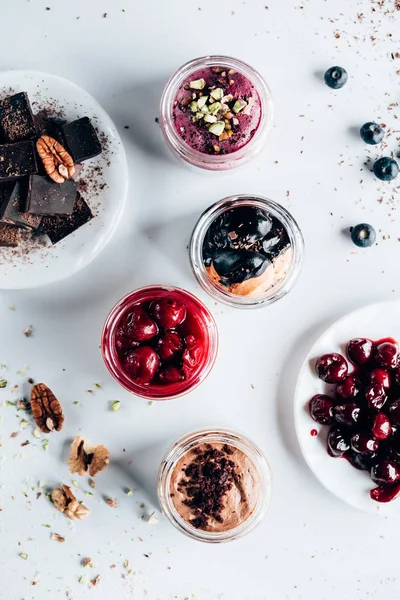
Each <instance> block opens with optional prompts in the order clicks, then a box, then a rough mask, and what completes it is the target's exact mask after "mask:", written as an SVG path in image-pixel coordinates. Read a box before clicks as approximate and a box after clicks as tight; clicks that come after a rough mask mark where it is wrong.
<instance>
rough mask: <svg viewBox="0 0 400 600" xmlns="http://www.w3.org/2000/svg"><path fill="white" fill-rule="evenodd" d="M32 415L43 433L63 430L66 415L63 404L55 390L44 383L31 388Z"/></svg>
mask: <svg viewBox="0 0 400 600" xmlns="http://www.w3.org/2000/svg"><path fill="white" fill-rule="evenodd" d="M31 408H32V415H33V418H34V419H35V421H36V425H37V426H38V427H39V429H40V430H41V431H43V433H50V431H53V429H55V430H56V431H61V429H62V426H63V423H64V415H63V412H62V408H61V405H60V403H59V401H58V400H57V398H56V397H55V396H54V394H53V392H52V391H51V390H50V389H49V388H48V387H47V385H45V384H44V383H37V384H36V385H34V386H33V388H32V390H31Z"/></svg>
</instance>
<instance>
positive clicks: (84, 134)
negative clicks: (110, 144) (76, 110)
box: [61, 117, 101, 162]
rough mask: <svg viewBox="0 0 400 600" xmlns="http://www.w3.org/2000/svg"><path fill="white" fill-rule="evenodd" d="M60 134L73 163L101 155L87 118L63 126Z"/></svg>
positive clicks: (99, 145) (94, 133)
mask: <svg viewBox="0 0 400 600" xmlns="http://www.w3.org/2000/svg"><path fill="white" fill-rule="evenodd" d="M61 133H62V136H63V139H64V143H65V146H66V148H67V150H68V152H69V153H70V154H71V156H72V158H73V159H74V162H82V161H84V160H88V159H89V158H93V157H94V156H97V155H98V154H101V144H100V140H99V138H98V137H97V133H96V131H95V129H94V127H93V125H92V123H91V121H90V119H89V117H82V119H78V120H77V121H72V123H67V124H66V125H63V126H62V127H61Z"/></svg>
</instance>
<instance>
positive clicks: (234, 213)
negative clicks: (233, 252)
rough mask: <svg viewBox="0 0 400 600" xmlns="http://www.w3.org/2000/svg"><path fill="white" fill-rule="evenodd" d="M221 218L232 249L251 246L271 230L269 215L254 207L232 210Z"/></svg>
mask: <svg viewBox="0 0 400 600" xmlns="http://www.w3.org/2000/svg"><path fill="white" fill-rule="evenodd" d="M222 217H223V222H224V226H225V228H226V229H227V230H228V234H229V239H230V246H231V247H232V248H240V247H246V246H250V245H253V244H255V243H256V242H258V241H259V240H261V239H262V238H263V237H264V236H265V235H267V233H269V232H270V231H271V228H272V220H271V218H270V217H269V215H268V214H267V213H266V212H265V211H263V210H260V209H259V208H255V207H254V206H238V207H237V208H232V209H230V210H228V211H226V213H224V215H222Z"/></svg>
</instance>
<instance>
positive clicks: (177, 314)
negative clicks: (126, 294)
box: [150, 298, 186, 330]
mask: <svg viewBox="0 0 400 600" xmlns="http://www.w3.org/2000/svg"><path fill="white" fill-rule="evenodd" d="M150 310H151V314H152V315H153V317H154V318H155V320H156V321H157V323H158V324H159V326H160V327H161V329H165V330H167V329H174V327H178V325H180V324H181V323H183V321H184V320H185V319H186V307H185V306H184V305H183V304H182V302H179V301H178V300H174V299H173V298H158V299H157V300H153V302H152V303H151V305H150Z"/></svg>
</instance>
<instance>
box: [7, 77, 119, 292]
mask: <svg viewBox="0 0 400 600" xmlns="http://www.w3.org/2000/svg"><path fill="white" fill-rule="evenodd" d="M22 91H24V92H27V93H28V96H29V99H30V102H31V106H32V110H33V113H34V114H36V113H37V112H39V111H40V110H41V109H43V108H46V109H49V110H50V112H51V113H54V112H56V111H61V112H62V113H63V114H62V119H63V120H64V119H65V120H66V121H73V120H74V119H77V118H80V117H84V116H87V117H89V118H90V119H91V120H92V123H93V125H94V126H95V128H96V130H97V132H98V134H99V137H100V140H101V141H102V145H103V152H102V154H101V155H100V156H98V157H96V158H93V159H91V160H88V161H85V162H84V163H82V166H83V169H82V171H81V172H80V173H79V174H78V176H77V179H78V180H84V179H85V177H86V178H87V179H86V180H87V181H88V180H89V181H90V184H89V186H88V189H87V191H86V192H85V191H84V192H83V193H82V195H83V197H84V199H85V200H86V201H87V203H88V204H89V206H90V208H91V209H92V212H93V214H94V215H95V218H94V219H92V220H91V221H90V222H89V223H86V224H85V225H83V227H81V228H80V229H78V230H77V231H76V232H75V233H73V234H71V235H69V236H68V237H66V238H65V239H64V240H61V241H60V242H58V244H55V245H54V246H52V245H51V244H50V242H49V241H48V243H47V245H46V246H44V247H41V248H39V247H34V248H33V249H32V251H31V252H29V253H27V254H26V253H24V252H23V248H21V249H9V248H0V288H3V289H18V288H33V287H38V286H41V285H44V284H48V283H51V282H54V281H59V280H61V279H64V278H66V277H69V276H70V275H72V274H74V273H76V272H77V271H79V270H80V269H83V267H85V266H86V265H88V264H89V263H90V262H91V261H92V260H93V259H94V258H95V257H96V256H97V255H98V254H99V252H101V250H102V249H103V248H104V247H105V246H106V244H107V243H108V242H109V240H110V239H111V237H112V235H113V233H114V231H115V229H116V227H117V225H118V222H119V220H120V218H121V216H122V213H123V210H124V206H125V202H126V194H127V188H128V169H127V163H126V156H125V151H124V148H123V145H122V142H121V139H120V137H119V135H118V133H117V130H116V128H115V125H114V124H113V122H112V120H111V119H110V117H109V116H108V115H107V113H106V112H105V111H104V110H103V109H102V108H101V106H100V105H99V104H98V103H97V102H96V100H94V98H92V96H90V95H89V94H88V93H87V92H85V91H84V90H82V89H81V88H80V87H78V86H77V85H75V84H74V83H71V82H70V81H68V80H66V79H63V78H62V77H57V76H56V75H51V74H49V73H41V72H39V71H5V72H0V93H1V96H2V97H4V96H6V95H9V94H13V93H17V92H22ZM97 167H98V169H97ZM44 239H46V238H44Z"/></svg>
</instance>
